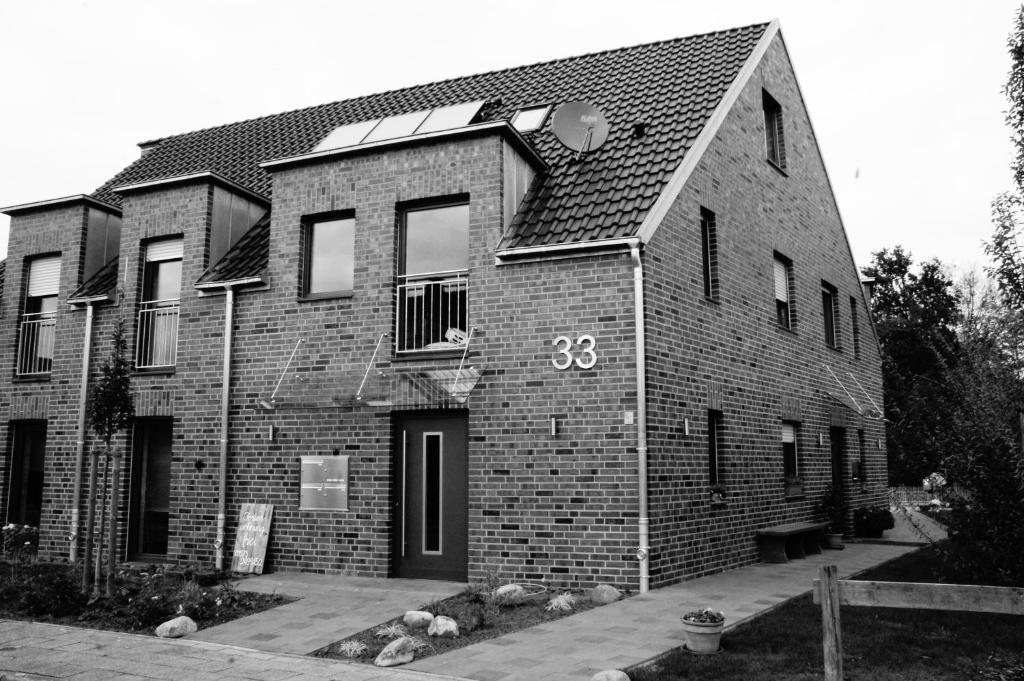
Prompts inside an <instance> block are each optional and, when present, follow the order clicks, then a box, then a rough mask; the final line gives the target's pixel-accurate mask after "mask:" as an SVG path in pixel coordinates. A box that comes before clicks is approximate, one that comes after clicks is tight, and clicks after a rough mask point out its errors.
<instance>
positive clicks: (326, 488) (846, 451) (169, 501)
mask: <svg viewBox="0 0 1024 681" xmlns="http://www.w3.org/2000/svg"><path fill="white" fill-rule="evenodd" d="M573 101H586V102H589V103H590V104H592V105H594V106H595V107H597V109H599V110H600V112H601V113H602V114H603V115H604V116H605V117H606V119H607V121H608V130H609V133H608V136H607V140H606V141H605V142H604V143H603V144H602V145H600V146H599V147H597V148H596V149H588V150H586V151H584V152H583V153H578V152H577V151H574V150H572V149H569V148H567V147H566V146H564V145H563V144H562V143H560V142H559V140H558V139H556V136H555V134H554V132H553V130H552V122H551V119H552V116H553V112H555V111H558V110H559V107H560V106H562V105H563V104H566V103H568V102H573ZM599 131H600V129H599ZM140 146H141V147H142V154H141V156H140V158H139V159H138V160H137V161H136V162H135V163H133V164H132V165H130V166H129V167H128V168H126V169H124V170H123V171H121V172H120V173H118V174H117V175H116V176H115V177H113V178H112V179H111V180H110V181H109V182H107V183H106V184H104V185H103V186H102V187H100V188H99V189H97V190H96V191H94V192H93V193H91V194H88V195H79V196H72V197H65V198H59V199H54V200H47V201H39V202H36V203H30V204H23V205H19V206H14V207H10V208H7V209H5V212H6V213H7V214H8V215H10V216H11V238H10V250H9V254H8V258H7V260H6V263H5V267H4V275H5V276H4V285H3V297H2V308H0V313H2V319H3V320H4V323H3V325H2V327H0V334H2V335H0V366H4V367H6V370H5V371H4V372H3V381H4V386H3V390H2V391H0V394H2V397H0V412H2V417H0V428H2V429H3V431H4V441H5V442H6V447H5V448H4V449H3V454H2V459H0V461H2V467H3V476H4V477H3V480H4V485H3V488H2V496H0V508H2V509H3V510H4V513H5V515H4V518H5V521H13V522H26V523H32V524H39V525H40V527H41V550H42V552H43V553H44V554H47V555H50V556H52V557H70V558H72V559H74V558H77V557H80V556H79V554H80V552H81V547H82V544H83V542H82V534H83V532H84V527H83V526H84V518H85V509H84V506H85V500H84V497H85V493H84V491H83V488H84V481H85V480H86V478H87V476H88V470H89V465H90V463H89V462H90V460H91V459H92V453H93V452H96V451H99V449H100V444H99V443H98V442H97V441H96V439H95V438H94V437H93V435H92V434H91V432H89V431H88V430H87V426H84V425H83V424H84V416H83V415H84V405H85V401H86V398H85V386H83V383H86V384H87V383H88V382H89V381H95V379H96V376H97V370H98V367H99V365H100V363H101V362H102V360H103V359H104V358H105V357H106V356H107V355H109V352H110V336H111V332H112V329H113V328H114V326H115V324H116V323H117V321H118V320H121V319H123V320H125V322H126V328H127V330H128V337H129V344H130V346H131V352H132V355H133V362H134V369H135V372H134V375H133V387H134V390H135V394H136V397H135V404H136V418H135V423H134V426H133V427H132V428H131V429H130V431H131V432H128V433H125V435H124V437H123V438H121V439H120V440H119V445H120V446H121V447H122V448H123V450H124V451H125V452H126V457H125V460H126V462H127V463H128V465H127V466H125V470H124V476H123V480H122V485H121V489H122V490H123V491H124V494H123V498H121V499H119V516H120V519H121V527H122V533H121V537H120V540H119V546H118V551H117V553H118V556H119V557H120V558H123V559H141V560H150V561H156V560H160V561H168V562H187V561H188V562H191V561H195V562H199V563H202V564H207V565H217V566H224V567H227V565H228V563H229V562H230V559H231V551H230V549H231V546H232V544H233V541H234V537H235V531H236V528H237V527H238V524H239V516H240V512H241V506H242V504H245V503H266V504H273V505H274V511H273V522H272V526H271V535H270V541H269V546H268V551H267V556H266V561H267V568H268V569H271V570H287V569H294V570H314V571H324V572H339V573H351V574H359V575H367V576H388V575H392V576H413V577H430V578H446V579H459V580H466V579H469V580H471V581H472V580H477V579H480V578H481V577H482V576H483V575H484V574H485V572H486V571H488V570H497V571H498V572H500V573H501V574H502V575H503V576H505V577H507V578H518V579H527V580H546V581H548V582H550V583H556V584H581V585H589V584H592V583H594V582H596V581H609V582H613V583H617V584H620V585H622V586H627V587H632V588H636V587H637V586H638V585H639V586H640V587H641V588H646V586H647V584H648V583H650V584H652V585H657V584H665V583H670V582H673V581H678V580H681V579H686V578H692V577H695V576H698V575H701V574H705V573H709V572H714V571H718V570H722V569H726V568H729V567H734V566H737V565H741V564H745V563H750V562H754V561H756V560H757V559H758V553H757V548H756V544H755V540H754V532H755V530H756V529H757V528H760V527H765V526H770V525H777V524H779V523H783V522H789V521H798V520H809V519H812V518H814V508H815V506H816V505H817V504H818V502H819V500H820V498H821V496H822V493H823V492H824V490H825V488H826V486H827V485H829V484H834V485H836V486H837V487H840V488H841V489H842V491H843V495H844V499H845V500H846V502H847V503H848V505H849V507H850V508H851V509H852V508H856V507H860V506H865V505H878V504H879V503H881V502H882V501H883V499H884V493H885V492H884V490H885V480H886V455H885V451H884V431H883V427H884V426H883V424H882V422H881V421H880V420H879V419H878V416H879V414H878V412H877V407H878V405H880V404H881V402H882V397H881V391H882V387H881V386H882V381H881V366H880V357H879V351H878V345H877V341H876V338H875V335H874V331H873V328H872V326H871V322H870V317H869V314H868V309H867V301H866V298H865V296H864V294H863V293H862V289H861V285H860V281H859V277H858V273H857V270H856V268H855V265H854V262H853V258H852V256H851V253H850V249H849V245H848V242H847V239H846V236H845V233H844V230H843V226H842V223H841V220H840V217H839V213H838V210H837V207H836V204H835V199H834V197H833V194H832V190H831V186H830V183H829V180H828V176H827V173H826V171H825V168H824V165H823V162H822V159H821V156H820V153H819V151H818V147H817V144H816V141H815V136H814V131H813V129H812V127H811V123H810V120H809V119H808V116H807V112H806V110H805V108H804V104H803V99H802V95H801V92H800V90H799V87H798V85H797V81H796V79H795V76H794V74H793V70H792V66H791V64H790V61H789V58H788V56H787V53H786V48H785V44H784V42H783V39H782V36H781V33H780V32H779V28H778V25H777V24H776V23H772V24H762V25H755V26H749V27H745V28H739V29H733V30H728V31H722V32H717V33H711V34H706V35H698V36H692V37H688V38H682V39H678V40H670V41H665V42H659V43H653V44H649V45H641V46H637V47H631V48H625V49H619V50H611V51H608V52H602V53H597V54H592V55H585V56H581V57H575V58H571V59H563V60H558V61H554V62H550V63H544V64H536V65H532V66H526V67H520V68H514V69H508V70H504V71H498V72H493V73H485V74H480V75H475V76H469V77H465V78H459V79H454V80H450V81H443V82H439V83H432V84H429V85H424V86H419V87H412V88H407V89H403V90H396V91H391V92H386V93H382V94H378V95H372V96H368V97H361V98H357V99H352V100H347V101H342V102H336V103H333V104H326V105H323V106H319V107H314V108H310V109H302V110H297V111H291V112H288V113H283V114H277V115H273V116H268V117H264V118H258V119H254V120H249V121H243V122H240V123H234V124H229V125H224V126H220V127H216V128H210V129H207V130H200V131H197V132H191V133H186V134H182V135H177V136H173V137H167V138H163V139H158V140H154V141H151V142H146V143H143V144H142V145H140ZM638 358H639V359H640V361H639V362H638ZM69 538H70V540H69Z"/></svg>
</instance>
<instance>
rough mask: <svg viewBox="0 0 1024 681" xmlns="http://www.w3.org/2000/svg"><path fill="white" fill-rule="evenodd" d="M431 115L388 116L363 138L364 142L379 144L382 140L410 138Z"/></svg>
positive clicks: (424, 112) (416, 112) (421, 112)
mask: <svg viewBox="0 0 1024 681" xmlns="http://www.w3.org/2000/svg"><path fill="white" fill-rule="evenodd" d="M429 113H430V111H413V112H412V113H407V114H399V115H397V116H388V117H387V118H385V119H383V120H382V121H381V122H380V123H378V124H377V127H375V128H374V129H373V130H371V131H370V134H369V135H367V136H366V137H364V138H363V142H379V141H380V140H393V139H395V138H397V137H408V136H409V135H411V134H413V133H414V132H416V128H418V127H420V124H421V123H423V121H424V119H426V117H427V114H429Z"/></svg>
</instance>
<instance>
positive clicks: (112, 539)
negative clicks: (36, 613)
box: [85, 319, 135, 596]
mask: <svg viewBox="0 0 1024 681" xmlns="http://www.w3.org/2000/svg"><path fill="white" fill-rule="evenodd" d="M111 344H112V346H113V347H112V348H111V351H110V357H109V359H107V361H105V362H104V363H103V366H102V367H100V378H99V380H98V381H96V383H95V384H94V385H93V386H92V389H91V390H90V393H89V406H88V416H89V423H90V424H91V425H92V429H93V431H94V432H95V433H96V435H97V437H99V439H100V440H102V441H103V446H104V450H105V452H104V454H105V456H106V457H107V458H108V459H110V460H111V461H112V466H111V472H110V476H109V479H110V488H111V489H110V534H109V539H108V542H107V579H106V595H107V596H110V595H112V592H113V585H114V566H115V562H116V554H117V552H116V550H115V547H116V546H117V506H118V499H119V498H120V482H121V470H120V469H121V466H120V463H121V452H120V450H119V449H117V448H115V447H112V446H111V442H112V440H113V438H114V436H115V435H117V434H118V433H120V432H121V431H123V430H125V429H126V428H128V426H129V425H131V422H132V418H133V417H134V416H135V404H134V402H133V400H132V392H131V365H130V364H129V362H128V342H127V341H126V340H125V334H124V319H121V320H120V321H119V322H118V323H117V326H116V327H115V328H114V333H113V334H112V336H111ZM96 464H97V461H96V457H95V455H94V456H93V468H92V471H93V472H92V473H91V474H90V477H89V484H90V489H89V516H90V527H89V529H90V532H89V533H87V535H86V536H87V539H86V559H87V560H88V557H89V556H90V554H91V544H92V532H91V530H92V526H91V520H92V516H93V514H94V513H93V504H94V503H95V498H96V495H95V481H96V474H95V471H96ZM100 532H101V534H102V532H103V527H102V525H101V527H100ZM100 553H102V542H101V543H100ZM97 563H98V564H99V556H97ZM85 569H86V571H88V565H86V568H85ZM97 586H98V585H97Z"/></svg>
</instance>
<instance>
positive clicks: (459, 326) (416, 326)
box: [395, 270, 469, 353]
mask: <svg viewBox="0 0 1024 681" xmlns="http://www.w3.org/2000/svg"><path fill="white" fill-rule="evenodd" d="M397 295H398V313H397V315H396V317H397V319H396V320H395V351H396V352H399V353H404V352H416V351H420V350H443V349H454V348H464V347H465V346H466V336H467V330H468V328H469V326H468V325H467V323H466V309H467V301H468V295H469V272H468V271H466V270H455V271H451V272H434V273H432V274H417V275H410V276H401V277H399V278H398V291H397Z"/></svg>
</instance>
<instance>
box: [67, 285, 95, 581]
mask: <svg viewBox="0 0 1024 681" xmlns="http://www.w3.org/2000/svg"><path fill="white" fill-rule="evenodd" d="M92 310H93V308H92V302H88V303H86V304H85V333H84V334H83V340H82V385H81V388H79V392H78V439H77V440H75V476H74V478H75V479H74V483H72V484H73V487H72V492H71V532H70V534H69V535H68V541H69V542H70V543H71V547H70V550H69V552H68V560H69V561H70V562H71V563H72V564H74V563H75V562H76V561H77V560H78V528H79V522H80V521H81V517H80V514H79V507H80V506H81V505H82V464H83V463H84V462H85V408H86V403H87V400H88V396H89V354H90V351H91V350H92ZM88 531H90V532H91V531H92V528H89V530H88ZM86 569H88V568H86Z"/></svg>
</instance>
